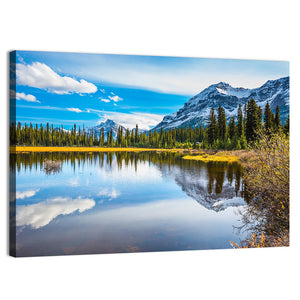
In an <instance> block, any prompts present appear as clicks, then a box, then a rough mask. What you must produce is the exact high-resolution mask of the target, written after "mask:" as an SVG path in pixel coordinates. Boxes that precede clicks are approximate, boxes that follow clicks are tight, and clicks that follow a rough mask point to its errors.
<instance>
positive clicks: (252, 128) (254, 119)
mask: <svg viewBox="0 0 300 300" xmlns="http://www.w3.org/2000/svg"><path fill="white" fill-rule="evenodd" d="M259 114H260V113H259V108H258V106H257V104H256V102H255V100H254V99H253V98H252V99H250V100H249V102H248V104H247V120H246V127H245V134H246V139H247V141H254V140H255V139H256V137H257V133H258V130H259V124H260V122H259Z"/></svg>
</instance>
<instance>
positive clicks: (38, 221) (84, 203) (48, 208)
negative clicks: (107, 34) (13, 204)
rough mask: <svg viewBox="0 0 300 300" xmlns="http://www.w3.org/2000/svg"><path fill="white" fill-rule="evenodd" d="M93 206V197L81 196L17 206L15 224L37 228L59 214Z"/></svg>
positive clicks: (83, 209) (66, 213)
mask: <svg viewBox="0 0 300 300" xmlns="http://www.w3.org/2000/svg"><path fill="white" fill-rule="evenodd" d="M94 206H95V201H94V200H93V199H89V198H84V199H82V198H81V197H78V198H76V199H72V198H62V197H57V198H54V199H51V200H47V201H44V202H40V203H37V204H31V205H21V206H17V217H16V221H17V226H24V225H30V226H31V227H32V228H35V229H37V228H40V227H43V226H46V225H47V224H49V223H50V222H51V221H52V220H53V219H55V218H56V217H57V216H59V215H68V214H71V213H73V212H75V211H77V210H78V211H79V212H80V213H82V212H84V211H85V210H87V209H91V208H92V207H94Z"/></svg>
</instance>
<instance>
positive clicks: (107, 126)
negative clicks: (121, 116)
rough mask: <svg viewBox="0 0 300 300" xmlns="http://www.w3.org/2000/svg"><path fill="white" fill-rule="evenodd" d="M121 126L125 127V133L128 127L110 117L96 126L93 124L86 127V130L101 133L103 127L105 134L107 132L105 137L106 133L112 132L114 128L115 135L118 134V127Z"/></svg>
mask: <svg viewBox="0 0 300 300" xmlns="http://www.w3.org/2000/svg"><path fill="white" fill-rule="evenodd" d="M119 127H122V128H123V132H124V133H125V130H126V128H125V127H123V126H122V125H120V124H118V123H116V122H115V121H113V120H110V119H107V120H106V121H104V122H101V123H100V124H98V125H96V126H93V127H88V128H86V129H85V130H86V131H87V132H88V133H92V132H93V133H95V132H96V133H97V135H99V134H100V132H101V129H102V128H103V129H104V134H105V137H106V133H107V132H110V131H111V130H112V133H113V137H116V136H117V133H118V129H119Z"/></svg>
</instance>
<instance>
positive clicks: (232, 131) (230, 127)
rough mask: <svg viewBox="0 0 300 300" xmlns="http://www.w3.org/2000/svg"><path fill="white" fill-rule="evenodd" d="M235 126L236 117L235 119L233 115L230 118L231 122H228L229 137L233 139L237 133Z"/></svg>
mask: <svg viewBox="0 0 300 300" xmlns="http://www.w3.org/2000/svg"><path fill="white" fill-rule="evenodd" d="M235 127H236V126H235V119H234V117H231V118H230V120H229V124H228V135H229V138H230V139H231V140H232V139H233V137H234V136H235V134H236V128H235ZM231 144H232V143H231Z"/></svg>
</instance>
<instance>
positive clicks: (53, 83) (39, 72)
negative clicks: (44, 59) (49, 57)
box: [16, 62, 97, 94]
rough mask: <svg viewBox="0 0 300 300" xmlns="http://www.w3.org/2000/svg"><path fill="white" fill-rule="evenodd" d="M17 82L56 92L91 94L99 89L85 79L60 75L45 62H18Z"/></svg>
mask: <svg viewBox="0 0 300 300" xmlns="http://www.w3.org/2000/svg"><path fill="white" fill-rule="evenodd" d="M16 75H17V84H18V85H26V86H30V87H35V88H39V89H43V90H47V91H49V92H52V93H56V94H71V93H78V94H90V93H95V92H96V91H97V87H96V86H95V85H94V84H92V83H90V82H87V81H86V80H84V79H80V80H79V81H78V80H76V79H74V78H71V77H68V76H60V75H59V74H57V73H56V72H55V71H53V70H52V69H51V68H50V67H49V66H47V65H46V64H44V63H40V62H34V63H32V64H31V65H25V64H20V63H19V64H17V69H16Z"/></svg>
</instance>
